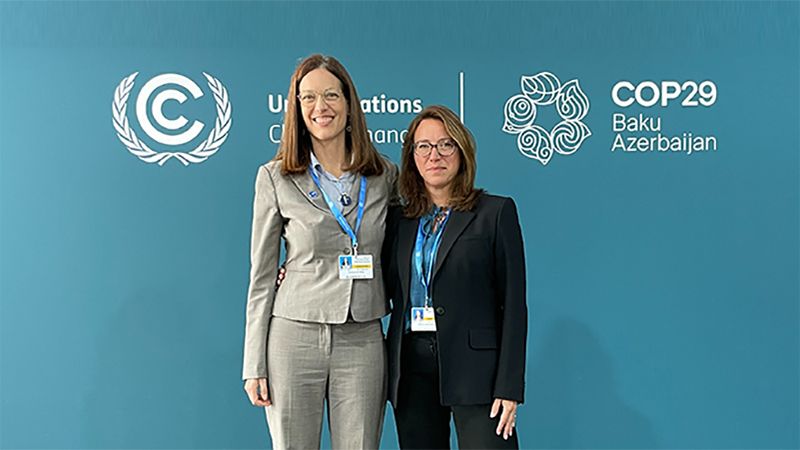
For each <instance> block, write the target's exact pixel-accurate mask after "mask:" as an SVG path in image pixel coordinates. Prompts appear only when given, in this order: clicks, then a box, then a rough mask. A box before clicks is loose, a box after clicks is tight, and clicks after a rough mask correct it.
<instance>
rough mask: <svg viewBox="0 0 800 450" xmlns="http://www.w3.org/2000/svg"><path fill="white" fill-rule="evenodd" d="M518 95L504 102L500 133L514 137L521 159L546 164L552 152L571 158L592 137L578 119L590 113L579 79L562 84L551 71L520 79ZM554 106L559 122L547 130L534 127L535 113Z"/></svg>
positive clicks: (587, 100)
mask: <svg viewBox="0 0 800 450" xmlns="http://www.w3.org/2000/svg"><path fill="white" fill-rule="evenodd" d="M520 87H521V90H522V93H521V94H517V95H514V96H512V97H510V98H509V99H508V100H507V101H506V105H505V108H504V111H503V113H504V116H505V123H504V124H503V131H505V132H506V133H509V134H516V135H517V148H518V149H519V151H520V153H522V154H523V155H524V156H526V157H528V158H531V159H535V160H537V161H539V162H540V163H542V165H547V163H548V162H550V158H552V156H553V152H555V153H558V154H561V155H571V154H573V153H575V152H576V151H578V149H579V148H580V146H581V143H583V141H584V140H585V139H586V138H588V137H589V136H591V135H592V132H591V131H590V130H589V127H587V126H586V125H585V124H584V123H583V122H581V120H582V119H583V118H584V117H586V114H587V113H588V112H589V99H588V98H587V97H586V94H584V93H583V90H581V86H580V84H579V83H578V80H570V81H568V82H566V83H563V84H562V83H561V81H560V80H559V79H558V77H556V76H555V75H553V74H552V73H550V72H540V73H538V74H536V75H532V76H524V75H523V76H522V77H521V79H520ZM551 104H555V106H556V112H557V113H558V116H559V117H560V118H561V121H560V122H559V123H557V124H556V125H555V126H553V128H552V129H550V130H547V129H545V128H543V127H541V126H539V125H537V124H535V121H536V117H537V110H538V108H541V107H543V106H547V105H551Z"/></svg>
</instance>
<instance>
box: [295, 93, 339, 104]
mask: <svg viewBox="0 0 800 450" xmlns="http://www.w3.org/2000/svg"><path fill="white" fill-rule="evenodd" d="M320 97H322V100H323V101H324V102H325V103H327V104H329V105H332V104H335V103H339V102H340V101H341V100H342V99H343V98H344V94H343V93H342V91H340V90H338V89H328V90H326V91H325V92H322V93H319V92H317V91H302V92H300V93H299V94H297V99H298V100H300V103H302V104H303V105H305V106H312V105H315V104H316V103H317V99H318V98H320Z"/></svg>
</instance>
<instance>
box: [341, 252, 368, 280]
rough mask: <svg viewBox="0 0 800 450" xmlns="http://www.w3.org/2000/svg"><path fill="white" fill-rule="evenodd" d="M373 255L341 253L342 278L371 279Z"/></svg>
mask: <svg viewBox="0 0 800 450" xmlns="http://www.w3.org/2000/svg"><path fill="white" fill-rule="evenodd" d="M372 277H373V274H372V255H339V279H340V280H371V279H372Z"/></svg>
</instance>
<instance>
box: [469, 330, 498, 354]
mask: <svg viewBox="0 0 800 450" xmlns="http://www.w3.org/2000/svg"><path fill="white" fill-rule="evenodd" d="M469 346H470V347H472V348H473V349H475V350H487V349H496V348H497V331H496V330H495V329H494V328H479V329H476V330H469Z"/></svg>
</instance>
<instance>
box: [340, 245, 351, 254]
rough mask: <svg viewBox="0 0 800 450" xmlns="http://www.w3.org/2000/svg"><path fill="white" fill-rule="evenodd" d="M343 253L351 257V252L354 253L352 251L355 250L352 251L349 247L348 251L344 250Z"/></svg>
mask: <svg viewBox="0 0 800 450" xmlns="http://www.w3.org/2000/svg"><path fill="white" fill-rule="evenodd" d="M342 251H343V252H344V254H345V255H349V254H350V252H352V251H353V249H351V248H350V247H347V248H346V249H344V250H342Z"/></svg>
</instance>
